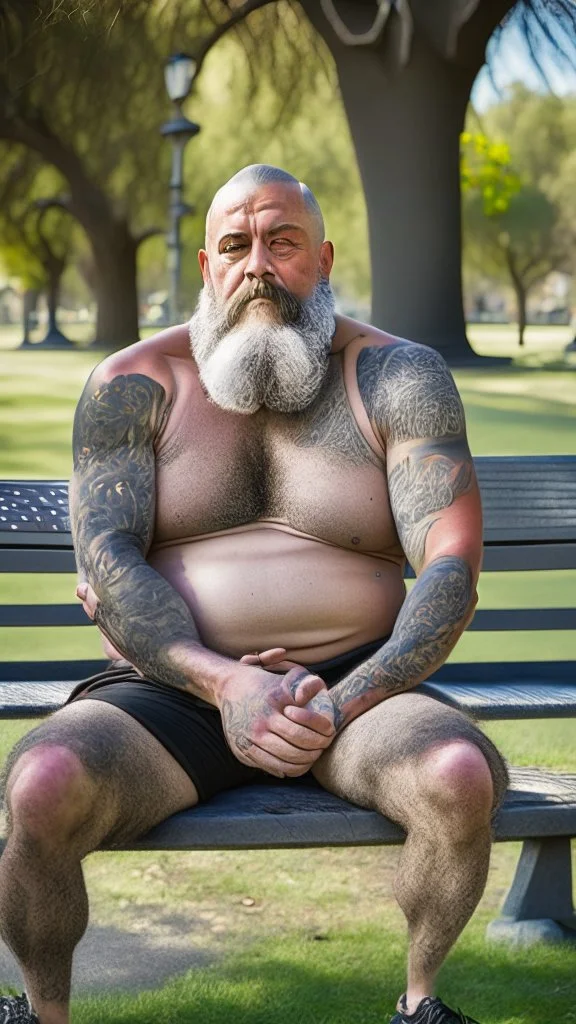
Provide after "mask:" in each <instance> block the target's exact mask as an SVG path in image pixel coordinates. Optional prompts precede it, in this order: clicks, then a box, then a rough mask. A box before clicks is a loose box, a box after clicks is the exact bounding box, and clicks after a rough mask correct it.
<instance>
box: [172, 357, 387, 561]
mask: <svg viewBox="0 0 576 1024" xmlns="http://www.w3.org/2000/svg"><path fill="white" fill-rule="evenodd" d="M196 397H197V396H196ZM262 519H271V520H276V521H278V522H281V523H283V524H284V525H286V526H288V527H290V528H291V529H294V530H298V531H299V532H301V533H305V534H310V535H312V536H314V537H318V538H320V539H322V540H325V541H326V542H328V543H332V544H337V545H339V546H342V547H347V548H350V549H355V550H360V551H375V552H386V551H388V550H390V549H392V548H395V547H397V545H398V540H397V535H396V531H395V527H394V522H393V518H392V514H391V511H390V505H389V500H388V491H387V485H386V478H385V473H384V470H383V467H382V464H381V462H380V461H379V460H377V459H376V457H375V456H374V455H373V453H372V452H371V449H370V448H369V446H368V444H367V443H366V441H365V440H364V438H363V437H362V435H361V433H360V431H359V429H358V426H357V424H356V421H355V419H354V417H353V414H352V411H351V409H350V406H349V404H348V401H347V398H346V392H345V389H344V384H343V382H342V378H341V374H340V371H339V367H338V365H337V364H333V365H332V367H331V370H330V373H329V375H328V377H327V379H326V381H325V384H324V386H323V388H322V391H321V393H320V395H319V396H318V398H317V399H316V400H315V402H314V403H313V404H312V406H310V408H309V409H307V410H305V412H303V413H300V414H296V415H295V414H292V415H286V416H281V415H276V414H275V415H271V414H268V413H258V414H256V415H255V416H249V417H243V416H233V415H231V414H227V413H223V412H222V411H221V410H219V409H217V408H216V407H215V406H213V405H210V404H209V403H208V402H206V401H205V400H204V401H202V402H200V401H198V400H196V401H190V402H189V403H188V405H187V408H186V409H185V411H184V412H183V413H182V412H181V413H180V415H179V417H178V418H177V422H175V423H174V424H173V425H172V429H171V430H170V429H169V431H168V438H167V440H166V443H165V444H164V445H163V446H162V448H161V449H160V451H159V457H158V464H157V514H156V530H155V543H162V542H166V541H175V540H178V539H184V538H190V537H196V536H200V535H202V534H206V533H214V532H217V531H222V530H227V529H232V528H234V527H236V526H240V525H242V524H245V523H251V522H256V521H258V520H262Z"/></svg>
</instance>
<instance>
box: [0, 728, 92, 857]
mask: <svg viewBox="0 0 576 1024" xmlns="http://www.w3.org/2000/svg"><path fill="white" fill-rule="evenodd" d="M100 789H101V787H100V786H99V785H98V784H97V783H96V782H95V781H94V779H92V778H91V777H90V775H89V774H88V772H87V771H86V768H85V766H84V765H83V764H82V761H81V760H80V758H79V756H78V754H77V753H75V751H74V750H72V749H70V747H68V746H65V745H63V744H56V743H53V742H42V741H41V739H40V740H39V742H38V743H37V744H36V745H35V746H32V747H29V748H28V749H27V750H25V751H24V752H23V753H22V754H21V756H20V757H18V758H17V759H16V760H15V762H14V765H13V767H12V770H11V772H10V774H9V776H8V779H7V782H6V803H7V810H8V815H9V822H10V828H11V830H12V831H14V830H18V831H22V832H23V833H25V834H26V835H27V836H28V837H29V838H30V839H33V840H35V841H37V842H40V843H48V844H50V845H60V844H66V843H68V842H69V841H70V840H71V838H72V837H73V836H75V837H77V838H79V839H80V834H81V833H82V832H84V833H85V839H86V840H88V837H89V835H90V833H91V832H92V831H93V829H92V828H91V823H92V821H93V820H94V819H95V818H96V817H98V818H99V819H100V820H101V821H103V820H105V819H106V809H105V805H103V801H102V793H101V792H100ZM88 845H89V844H88ZM85 852H87V851H85Z"/></svg>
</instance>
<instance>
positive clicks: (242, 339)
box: [189, 278, 335, 414]
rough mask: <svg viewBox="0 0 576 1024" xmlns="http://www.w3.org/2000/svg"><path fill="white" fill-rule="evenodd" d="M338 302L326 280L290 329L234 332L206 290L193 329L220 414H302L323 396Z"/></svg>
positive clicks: (265, 326) (257, 325)
mask: <svg viewBox="0 0 576 1024" xmlns="http://www.w3.org/2000/svg"><path fill="white" fill-rule="evenodd" d="M334 328H335V323H334V297H333V294H332V289H331V288H330V285H329V283H328V281H327V280H326V279H324V278H322V279H321V280H320V281H319V283H318V284H317V286H316V288H315V289H314V292H313V293H312V295H311V297H310V298H309V299H308V300H306V301H305V302H302V303H300V311H299V313H298V316H297V317H296V319H295V320H294V321H293V322H291V323H281V322H277V321H276V320H269V319H268V317H267V316H266V317H265V318H264V317H263V318H262V320H261V321H259V320H258V319H256V317H255V316H250V317H249V322H248V323H243V322H240V323H239V324H238V326H233V327H232V328H229V326H228V323H227V316H226V312H225V310H223V309H222V307H221V306H220V305H219V304H218V302H217V300H216V298H215V297H214V294H213V292H212V291H211V289H209V288H208V287H205V288H203V289H202V292H201V293H200V297H199V300H198V305H197V307H196V310H195V312H194V314H193V315H192V318H191V320H190V324H189V332H190V342H191V346H192V353H193V355H194V358H195V360H196V363H197V365H198V371H199V374H200V379H201V381H202V383H203V385H204V387H205V389H206V391H207V392H208V394H209V396H210V398H211V399H212V401H213V402H215V403H216V405H219V406H220V408H221V409H226V410H228V411H229V412H237V413H245V414H250V413H254V412H256V411H257V410H258V409H260V408H261V406H265V407H266V408H268V409H272V410H274V411H276V412H299V411H300V410H301V409H305V408H306V407H307V406H308V405H310V403H311V402H312V401H313V400H314V398H315V397H316V395H317V394H318V392H319V390H320V388H321V386H322V381H323V380H324V378H325V376H326V373H327V370H328V357H329V354H330V349H331V345H332V337H333V334H334Z"/></svg>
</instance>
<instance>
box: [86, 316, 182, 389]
mask: <svg viewBox="0 0 576 1024" xmlns="http://www.w3.org/2000/svg"><path fill="white" fill-rule="evenodd" d="M187 357H188V358H190V364H191V365H192V359H191V357H190V349H189V342H188V330H187V327H186V325H178V326H177V327H169V328H167V329H166V330H164V331H159V332H158V333H157V334H153V335H151V336H150V337H149V338H146V339H145V340H143V341H137V342H135V343H134V344H133V345H129V346H127V347H126V348H123V349H120V350H119V351H118V352H113V353H112V354H111V355H109V356H107V357H106V358H105V359H104V360H103V361H102V362H101V363H99V364H98V366H97V367H96V368H95V370H94V372H93V374H92V382H93V384H95V385H99V384H105V383H109V382H110V381H112V380H114V379H115V378H116V377H123V378H132V379H133V378H137V377H145V378H148V379H149V380H152V381H154V382H155V383H156V384H157V385H160V387H161V388H162V389H163V390H164V392H165V394H166V398H167V399H168V400H171V399H172V398H173V397H174V392H175V388H176V381H177V375H176V374H175V372H174V367H175V361H176V360H180V361H182V360H185V359H186V358H187Z"/></svg>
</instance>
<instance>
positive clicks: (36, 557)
mask: <svg viewBox="0 0 576 1024" xmlns="http://www.w3.org/2000/svg"><path fill="white" fill-rule="evenodd" d="M0 572H16V573H21V572H39V573H43V572H62V573H65V572H66V573H67V572H70V573H75V572H76V559H75V558H74V552H73V551H72V549H71V548H69V549H66V550H64V549H58V548H55V549H54V550H52V549H50V548H4V549H2V550H0Z"/></svg>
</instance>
